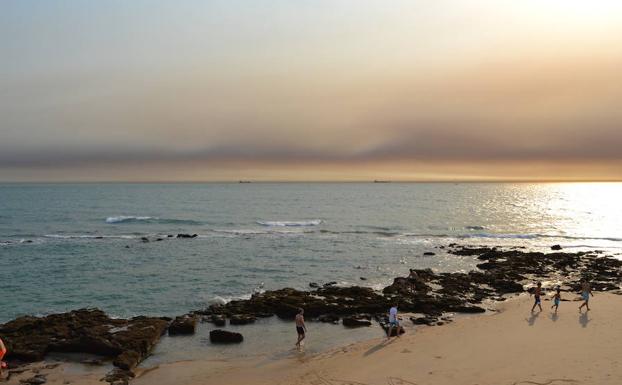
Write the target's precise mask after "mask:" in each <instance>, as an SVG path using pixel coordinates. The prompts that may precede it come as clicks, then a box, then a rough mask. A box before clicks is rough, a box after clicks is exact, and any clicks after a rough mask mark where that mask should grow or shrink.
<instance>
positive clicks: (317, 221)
mask: <svg viewBox="0 0 622 385" xmlns="http://www.w3.org/2000/svg"><path fill="white" fill-rule="evenodd" d="M323 222H324V221H322V220H321V219H312V220H308V221H257V223H258V224H260V225H262V226H270V227H297V226H318V225H320V224H322V223H323Z"/></svg>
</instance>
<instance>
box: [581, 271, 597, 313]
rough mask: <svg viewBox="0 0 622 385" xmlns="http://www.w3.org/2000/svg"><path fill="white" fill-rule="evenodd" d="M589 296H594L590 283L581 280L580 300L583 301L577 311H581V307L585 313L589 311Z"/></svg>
mask: <svg viewBox="0 0 622 385" xmlns="http://www.w3.org/2000/svg"><path fill="white" fill-rule="evenodd" d="M590 295H591V296H592V297H593V296H594V293H592V287H591V286H590V283H589V282H588V281H587V279H583V280H582V281H581V298H582V299H583V303H582V304H581V306H579V311H581V309H582V308H583V306H585V308H586V309H587V311H590V305H589V302H590Z"/></svg>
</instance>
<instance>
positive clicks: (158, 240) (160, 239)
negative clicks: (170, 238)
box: [156, 238, 164, 242]
mask: <svg viewBox="0 0 622 385" xmlns="http://www.w3.org/2000/svg"><path fill="white" fill-rule="evenodd" d="M163 240H164V239H163V238H156V242H160V241H163Z"/></svg>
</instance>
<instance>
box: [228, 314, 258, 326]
mask: <svg viewBox="0 0 622 385" xmlns="http://www.w3.org/2000/svg"><path fill="white" fill-rule="evenodd" d="M255 320H256V318H255V317H254V316H252V315H248V314H236V315H232V316H231V318H230V319H229V323H230V324H231V325H247V324H251V323H254V322H255Z"/></svg>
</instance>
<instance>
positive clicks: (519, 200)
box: [0, 183, 622, 322]
mask: <svg viewBox="0 0 622 385" xmlns="http://www.w3.org/2000/svg"><path fill="white" fill-rule="evenodd" d="M621 199H622V184H618V183H577V184H562V183H560V184H544V183H543V184H534V183H516V184H507V183H482V184H478V183H250V184H249V183H244V184H238V183H204V184H0V293H1V295H2V300H1V301H0V322H5V321H7V320H10V319H12V318H14V317H16V316H19V315H24V314H34V315H43V314H49V313H53V312H62V311H67V310H71V309H76V308H83V307H98V308H101V309H103V310H105V311H106V312H108V313H109V314H111V315H113V316H117V317H129V316H134V315H158V316H175V315H179V314H184V313H186V312H188V311H190V310H195V309H201V308H205V307H206V306H207V305H208V304H209V303H210V302H214V301H215V302H223V301H228V300H231V299H233V298H244V297H248V296H250V295H251V293H253V292H259V291H262V290H268V289H278V288H282V287H293V288H298V289H307V288H308V287H309V283H310V282H316V283H319V284H323V283H326V282H330V281H335V282H337V284H338V285H364V286H370V287H373V288H377V289H380V288H382V287H383V286H385V285H388V284H390V283H391V282H392V279H393V278H394V277H395V276H399V275H402V276H404V275H406V274H407V272H408V268H432V269H434V270H437V271H468V270H470V269H472V268H474V266H475V264H476V263H477V260H476V259H475V258H473V257H458V256H454V255H450V254H447V253H446V252H445V250H446V249H441V248H440V247H441V246H447V245H448V244H450V243H459V244H464V245H491V246H492V245H502V246H503V245H506V246H524V247H526V248H528V249H533V250H547V249H548V248H549V247H550V246H551V245H553V244H560V245H562V247H564V249H567V250H570V251H574V250H583V249H590V250H593V249H601V250H604V251H605V252H606V253H607V254H610V255H614V256H618V257H619V254H620V252H622V249H621V248H622V203H621ZM179 233H187V234H197V237H196V238H191V239H182V238H177V237H176V235H177V234H179ZM169 235H172V237H169ZM143 237H145V238H147V240H148V242H145V241H143V240H142V239H141V238H143ZM158 239H162V240H160V241H158ZM424 252H433V253H435V255H428V256H424V255H423V253H424Z"/></svg>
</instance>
